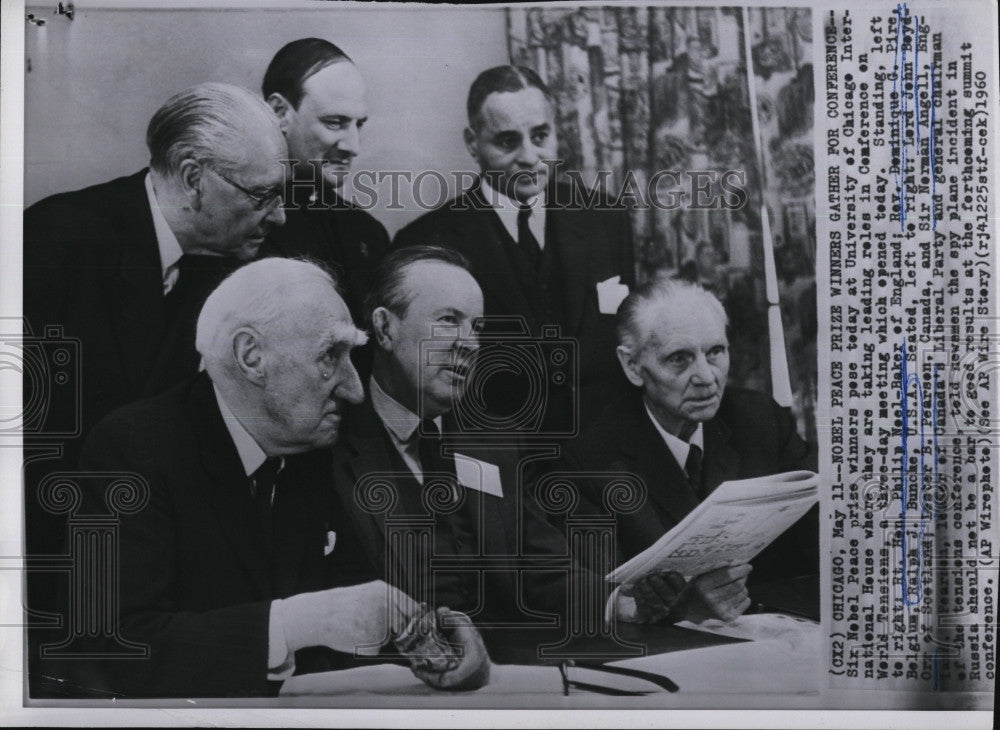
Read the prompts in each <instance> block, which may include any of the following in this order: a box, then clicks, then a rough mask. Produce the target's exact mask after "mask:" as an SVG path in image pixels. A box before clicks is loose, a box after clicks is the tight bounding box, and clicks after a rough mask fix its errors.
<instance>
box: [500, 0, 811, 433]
mask: <svg viewBox="0 0 1000 730" xmlns="http://www.w3.org/2000/svg"><path fill="white" fill-rule="evenodd" d="M748 17H749V23H748V25H749V33H750V46H751V56H752V61H753V69H754V77H755V80H754V92H755V93H756V97H757V108H758V116H759V125H760V130H761V136H762V138H763V145H762V149H761V150H760V155H761V158H762V159H763V167H764V169H763V171H761V169H760V165H759V164H758V163H757V159H758V150H757V145H756V144H755V141H754V135H753V125H752V122H751V110H750V98H751V96H750V89H749V86H748V78H747V70H746V69H747V63H746V54H745V52H744V48H745V42H744V35H743V33H744V10H743V9H741V8H680V7H672V8H644V7H621V6H615V7H587V8H580V9H569V8H529V9H519V8H511V9H508V11H507V23H508V43H509V51H510V58H511V62H512V63H514V64H518V65H524V66H530V67H531V68H534V69H535V70H536V71H538V73H539V75H540V76H541V77H542V78H543V79H545V81H546V83H547V84H548V85H549V86H550V88H551V89H552V92H553V94H554V95H555V97H556V102H557V104H556V106H557V112H556V113H557V126H558V130H559V155H560V159H561V160H562V161H563V162H564V165H563V168H562V170H563V171H564V174H565V171H566V170H575V171H579V172H578V173H576V174H582V179H583V181H584V182H586V183H587V184H589V185H591V186H592V187H600V188H603V189H604V190H605V191H606V192H607V193H608V194H609V195H610V196H611V197H612V198H618V199H620V200H621V201H622V202H623V203H625V204H626V205H629V207H630V208H631V215H632V228H633V234H634V240H635V249H636V259H637V268H638V270H637V272H636V273H637V276H638V278H639V279H640V280H644V279H646V278H648V277H650V276H653V275H655V274H658V273H660V272H669V273H671V274H675V275H679V276H683V277H686V278H689V279H692V280H695V281H698V282H700V283H701V284H702V285H703V286H705V287H706V288H709V289H711V290H712V291H714V292H715V293H716V294H717V295H718V296H719V298H720V299H721V300H722V301H723V303H724V304H725V305H726V310H727V311H728V313H729V317H730V324H731V346H732V347H731V349H732V365H731V369H730V376H729V382H730V384H732V385H740V386H743V387H747V388H755V389H758V390H763V391H767V392H770V369H769V353H768V335H767V301H766V296H765V287H764V264H763V248H762V243H761V216H760V214H759V211H760V205H761V202H762V196H763V200H764V201H765V202H766V203H767V206H768V210H769V211H770V223H771V232H772V238H773V242H774V255H775V263H776V267H777V272H778V279H779V281H778V284H779V292H780V298H781V309H782V317H783V321H784V329H785V338H786V349H787V352H788V353H789V370H790V374H791V382H792V389H793V393H794V397H795V403H794V405H793V410H794V411H795V414H796V416H797V418H798V422H799V430H800V432H802V433H803V434H804V435H805V436H806V437H807V438H808V439H809V440H811V441H815V439H816V424H815V403H816V281H815V263H816V226H815V202H814V187H815V186H814V170H813V148H812V126H813V119H812V104H813V82H812V65H811V63H810V59H811V53H812V51H811V44H812V25H811V22H812V19H811V13H810V10H808V9H803V8H763V9H751V10H749V16H748ZM602 171H605V172H602ZM662 171H672V174H669V175H665V174H663V172H662ZM693 171H697V172H698V173H699V174H698V175H692V174H691V173H692V172H693ZM727 171H735V173H736V174H737V175H740V174H741V175H742V178H740V177H738V176H737V177H733V176H732V175H730V176H729V177H728V178H727V177H726V173H727ZM673 172H680V173H681V174H673ZM727 179H728V184H729V192H727V189H726V180H727ZM651 183H652V184H651ZM696 187H697V188H700V189H701V192H698V191H697V190H695V189H694V188H696ZM734 187H739V188H742V189H743V190H745V191H746V193H747V196H746V198H747V199H746V200H745V204H742V205H736V204H734V202H736V200H737V196H736V195H735V194H734V193H733V192H732V189H733V188H734ZM623 190H624V191H631V192H635V193H636V195H634V196H633V197H631V198H629V197H621V194H622V192H623ZM633 200H637V201H638V202H639V203H640V204H638V205H636V204H634V203H632V201H633ZM720 200H725V201H727V205H719V204H718V201H720ZM692 203H694V204H692Z"/></svg>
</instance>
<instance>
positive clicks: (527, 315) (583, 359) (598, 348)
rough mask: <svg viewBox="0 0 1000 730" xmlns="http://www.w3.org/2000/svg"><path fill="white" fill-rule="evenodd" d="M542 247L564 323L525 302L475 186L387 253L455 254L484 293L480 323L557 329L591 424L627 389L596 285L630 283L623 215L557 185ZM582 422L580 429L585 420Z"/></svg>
mask: <svg viewBox="0 0 1000 730" xmlns="http://www.w3.org/2000/svg"><path fill="white" fill-rule="evenodd" d="M548 201H549V202H548V203H547V205H546V219H545V245H546V247H548V246H554V247H555V250H556V251H557V255H558V261H559V278H560V283H561V290H562V303H561V311H562V312H563V317H564V319H563V321H560V322H545V321H543V318H542V315H541V313H540V312H539V311H538V310H537V308H536V307H535V306H533V304H532V302H531V301H530V300H529V298H528V297H526V296H525V294H524V292H523V290H522V288H521V286H520V284H519V282H518V279H517V276H516V274H515V271H514V269H513V267H512V266H511V264H510V261H509V259H508V257H507V255H505V251H504V249H505V248H506V247H509V246H513V245H516V243H515V242H514V241H513V240H512V239H511V238H510V236H509V234H507V232H506V231H505V229H504V228H503V226H502V224H501V223H500V221H499V218H498V217H497V214H496V212H495V210H494V209H493V208H492V207H491V206H490V205H489V204H488V203H487V201H486V199H485V197H484V196H483V194H482V192H481V190H480V188H479V185H478V183H477V184H476V185H474V186H473V187H472V188H471V189H469V190H468V191H466V192H465V193H463V194H462V195H460V196H459V197H458V198H456V199H454V200H452V201H449V202H448V203H446V204H445V206H444V207H442V208H439V209H437V210H435V211H432V212H430V213H427V214H425V215H423V216H421V217H420V218H418V219H417V220H415V221H413V222H412V223H410V224H409V225H407V226H406V227H405V228H403V229H402V230H401V231H399V233H398V234H396V237H395V240H394V244H393V245H394V246H406V245H413V244H435V245H441V246H446V247H449V248H454V249H456V250H458V251H460V252H461V253H463V254H464V255H465V256H466V257H468V259H469V260H470V261H471V263H472V272H473V274H474V275H475V277H476V279H477V280H478V281H479V284H480V286H481V287H482V289H483V296H484V304H485V313H486V315H487V316H493V315H505V316H518V317H523V318H524V320H525V321H526V322H527V324H528V327H529V330H530V333H531V334H532V335H533V336H538V335H539V333H540V332H541V326H542V325H543V324H558V325H560V327H561V335H562V337H569V338H573V339H575V340H576V341H577V351H578V354H579V361H580V374H579V383H578V386H579V388H578V392H579V396H578V397H579V400H580V402H582V403H583V404H584V406H585V408H586V410H587V411H588V412H589V413H590V414H591V415H592V416H594V417H596V416H597V415H598V414H599V413H600V408H601V407H602V406H603V404H604V403H606V402H609V401H610V400H611V399H612V398H613V397H614V394H615V393H616V392H618V391H619V390H621V391H624V385H625V383H626V382H627V381H625V378H624V376H623V374H622V372H621V368H620V367H619V365H618V361H617V358H616V356H615V347H616V345H617V340H616V338H615V331H614V314H601V313H600V310H599V308H598V299H597V288H596V287H597V284H598V282H602V281H605V280H607V279H609V278H611V277H613V276H616V275H618V276H621V281H622V283H623V284H627V285H629V286H631V285H632V283H633V278H634V263H633V255H632V239H631V234H630V225H629V219H628V214H627V212H626V211H625V210H624V209H621V208H613V207H612V206H610V205H607V204H606V202H607V201H601V203H599V204H598V205H596V206H593V207H591V208H587V207H585V206H583V205H582V204H581V203H580V202H579V195H578V194H577V193H576V192H575V191H574V190H572V189H571V188H569V187H568V186H564V185H557V186H554V187H553V188H552V189H551V190H550V191H549V193H548ZM582 422H584V423H585V422H586V421H585V420H584V421H582Z"/></svg>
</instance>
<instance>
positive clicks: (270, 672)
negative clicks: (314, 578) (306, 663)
mask: <svg viewBox="0 0 1000 730" xmlns="http://www.w3.org/2000/svg"><path fill="white" fill-rule="evenodd" d="M283 603H284V601H281V600H277V601H272V602H271V614H270V616H269V618H268V620H267V678H268V679H269V680H271V681H272V682H283V681H284V680H286V679H288V678H289V677H291V676H292V675H293V674H294V673H295V652H292V651H289V650H288V642H287V641H285V628H284V621H283V618H284V617H283V613H284V612H283V610H282V605H283Z"/></svg>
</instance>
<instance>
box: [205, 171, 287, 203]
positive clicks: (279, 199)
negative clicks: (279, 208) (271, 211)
mask: <svg viewBox="0 0 1000 730" xmlns="http://www.w3.org/2000/svg"><path fill="white" fill-rule="evenodd" d="M208 169H209V170H212V172H214V173H215V174H216V175H218V176H219V177H221V178H222V179H223V180H225V181H226V182H227V183H229V184H230V185H232V186H233V187H234V188H236V189H237V190H239V191H240V192H241V193H243V194H244V195H246V196H247V197H248V198H250V200H252V201H253V203H254V210H264V209H265V208H270V207H272V206H273V205H275V204H278V205H280V204H282V203H284V202H285V189H284V188H283V187H273V188H269V189H267V190H265V191H264V192H263V193H255V192H254V191H253V190H248V189H247V188H245V187H243V186H242V185H240V184H239V183H238V182H236V181H235V180H233V179H232V178H229V177H227V176H225V175H223V174H222V173H221V172H219V171H218V170H216V169H214V168H211V167H210V168H208Z"/></svg>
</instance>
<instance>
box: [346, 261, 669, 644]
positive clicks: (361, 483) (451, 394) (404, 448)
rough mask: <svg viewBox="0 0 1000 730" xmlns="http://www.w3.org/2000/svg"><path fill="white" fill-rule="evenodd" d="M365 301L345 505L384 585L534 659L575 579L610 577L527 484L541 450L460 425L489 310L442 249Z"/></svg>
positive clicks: (556, 626) (389, 274)
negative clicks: (370, 353) (362, 365)
mask: <svg viewBox="0 0 1000 730" xmlns="http://www.w3.org/2000/svg"><path fill="white" fill-rule="evenodd" d="M366 302H367V303H366V307H365V309H366V312H368V316H367V318H366V319H367V321H368V322H369V323H370V325H371V333H372V338H373V340H374V342H373V344H374V348H373V349H374V357H373V369H372V376H371V378H370V380H369V383H368V391H369V392H368V395H367V397H366V399H365V401H364V402H363V403H362V404H361V405H360V406H357V407H355V408H352V409H351V410H350V411H349V413H348V426H347V429H346V432H345V433H344V434H343V436H342V438H341V439H340V440H339V441H338V443H337V446H336V447H335V449H334V485H335V487H336V489H337V491H338V492H339V494H340V498H341V503H342V504H344V505H346V506H347V508H348V509H349V516H350V520H351V522H352V524H353V525H354V526H355V528H356V529H357V531H358V534H359V537H360V539H361V543H362V545H363V547H364V550H365V553H366V555H367V557H368V560H369V562H370V563H372V564H373V565H376V566H379V567H380V569H382V570H383V571H384V573H383V574H384V576H385V579H386V580H387V581H389V582H390V583H392V584H393V585H396V586H398V587H399V588H401V589H402V590H404V591H405V592H407V593H408V594H410V595H412V596H413V597H414V598H415V599H417V600H420V601H424V602H427V603H430V604H432V605H437V606H447V607H450V608H452V609H457V610H459V611H462V612H465V613H467V614H468V615H469V617H470V618H471V619H472V620H473V622H474V623H475V624H476V626H477V627H478V628H480V629H482V630H483V631H484V639H485V641H486V643H487V646H489V648H490V652H491V654H492V655H494V658H499V659H505V660H513V661H531V660H533V659H534V658H536V655H535V650H534V649H535V647H536V646H537V645H538V644H539V643H543V642H549V641H551V640H554V639H560V638H562V634H563V633H564V632H565V630H566V621H567V615H568V614H569V613H570V611H569V610H568V606H567V603H568V600H569V593H568V582H569V581H570V580H573V579H576V580H579V581H587V582H588V585H590V586H593V591H594V593H595V594H597V595H598V600H602V599H600V591H601V590H603V580H602V578H601V577H600V576H596V578H595V576H593V575H592V574H590V573H588V572H583V571H582V568H581V567H580V565H579V564H577V563H575V562H571V556H570V551H569V548H568V547H567V545H566V540H565V536H564V535H563V534H562V533H560V532H559V531H558V530H556V529H555V528H553V527H552V526H551V525H550V524H548V523H547V522H546V520H544V519H543V518H542V516H541V511H540V508H539V505H538V503H537V502H536V501H535V500H534V499H533V498H532V497H531V496H530V495H529V494H528V493H527V490H525V489H523V488H522V485H523V483H524V481H525V479H526V473H527V470H528V469H529V468H530V466H531V462H532V460H533V459H538V458H541V457H540V454H535V455H531V454H529V453H527V452H524V451H521V450H520V449H519V448H518V446H519V444H517V443H514V442H512V441H511V440H509V439H507V440H500V441H499V442H498V441H490V440H489V439H483V438H481V436H482V434H479V433H478V432H477V433H476V434H474V436H473V437H472V438H470V437H469V435H468V434H467V433H464V432H463V429H462V426H461V423H460V422H459V421H458V420H457V419H456V417H455V414H454V408H455V407H456V405H457V404H458V403H460V402H461V400H462V398H463V397H464V396H465V393H466V387H467V381H468V374H469V369H470V367H471V362H472V360H473V359H474V357H475V354H476V351H477V348H478V341H477V333H476V328H475V327H474V323H475V321H476V320H477V319H478V318H479V317H480V316H481V315H482V308H483V296H482V292H481V290H480V288H479V285H478V284H477V283H476V280H475V279H474V278H473V277H472V275H471V273H470V271H469V264H468V261H466V260H465V258H464V257H463V256H462V255H461V254H459V253H457V252H455V251H453V250H451V249H445V248H441V247H436V246H410V247H406V248H403V249H399V250H396V251H393V252H391V253H390V254H389V255H388V256H386V257H385V258H384V259H383V260H382V262H380V264H379V265H378V266H377V267H376V270H375V274H374V276H373V279H372V289H371V291H370V292H369V295H368V297H367V300H366ZM494 435H496V434H494ZM544 453H546V454H548V453H551V451H546V452H544ZM580 585H583V583H581V584H580ZM654 600H656V599H654ZM657 605H658V604H657ZM601 606H603V603H602V604H601ZM601 606H598V610H599V609H600V608H601ZM574 608H575V609H576V610H577V613H581V614H582V613H586V612H587V611H588V607H583V606H576V607H574ZM590 608H592V607H590Z"/></svg>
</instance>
